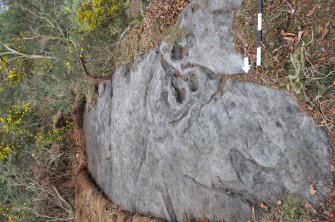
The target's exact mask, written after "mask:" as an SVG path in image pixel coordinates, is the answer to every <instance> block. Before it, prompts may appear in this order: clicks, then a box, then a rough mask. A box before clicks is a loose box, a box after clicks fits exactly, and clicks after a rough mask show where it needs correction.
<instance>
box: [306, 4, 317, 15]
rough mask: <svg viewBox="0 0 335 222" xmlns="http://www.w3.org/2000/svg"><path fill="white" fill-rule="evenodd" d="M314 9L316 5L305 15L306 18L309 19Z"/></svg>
mask: <svg viewBox="0 0 335 222" xmlns="http://www.w3.org/2000/svg"><path fill="white" fill-rule="evenodd" d="M315 9H316V5H315V6H314V7H313V8H312V9H311V10H310V11H309V12H308V13H307V15H306V16H307V17H309V16H311V15H313V14H314V12H315Z"/></svg>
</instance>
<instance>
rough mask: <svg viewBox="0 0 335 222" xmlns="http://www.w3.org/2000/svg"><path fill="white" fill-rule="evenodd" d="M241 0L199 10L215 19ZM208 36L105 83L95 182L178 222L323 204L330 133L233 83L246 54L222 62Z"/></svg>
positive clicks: (282, 100) (283, 102) (263, 92)
mask: <svg viewBox="0 0 335 222" xmlns="http://www.w3.org/2000/svg"><path fill="white" fill-rule="evenodd" d="M233 2H234V3H233ZM236 2H239V1H214V0H213V1H193V3H192V4H196V3H197V4H198V5H199V8H197V10H198V13H199V14H201V13H209V14H210V13H213V12H214V11H215V10H216V9H217V8H220V7H223V6H225V5H226V4H228V3H233V4H237V3H236ZM192 4H191V5H190V6H189V7H188V8H186V13H185V14H186V16H185V17H184V19H187V18H188V16H191V13H190V14H189V13H188V11H189V10H191V9H190V7H191V6H192ZM206 4H207V5H206ZM220 4H221V5H220ZM235 6H236V5H235ZM230 9H231V8H229V10H230ZM197 10H194V13H196V12H197ZM206 10H207V11H206ZM213 10H214V11H213ZM191 11H192V10H191ZM224 12H225V11H224ZM226 13H227V14H228V12H226ZM209 18H210V16H209ZM191 20H192V21H196V20H197V17H196V18H192V19H191ZM183 21H185V20H183V19H182V20H181V24H183ZM209 21H210V22H214V21H213V20H209ZM196 24H198V23H195V27H197V25H196ZM198 28H199V27H197V28H195V29H193V31H194V32H197V31H196V30H197V29H198ZM189 31H190V33H191V31H192V30H189ZM192 33H193V32H192ZM199 33H201V32H200V31H199ZM199 33H198V34H194V33H193V36H194V38H195V39H194V41H195V43H194V45H189V46H187V47H188V48H187V47H186V48H185V45H183V44H184V43H185V42H186V43H187V41H188V38H189V36H190V35H188V37H187V36H186V37H185V38H184V39H182V40H181V43H180V45H179V46H180V47H181V49H182V50H179V49H180V48H179V49H176V48H175V47H172V46H169V45H168V44H166V43H164V44H162V45H161V47H158V48H156V49H155V50H153V51H152V52H150V53H148V54H147V55H146V57H145V58H144V59H143V61H141V62H139V63H138V64H135V65H134V66H132V67H131V68H130V67H128V66H127V65H122V66H120V67H119V68H118V69H117V71H116V73H115V74H114V76H113V80H112V82H111V81H106V82H103V83H101V84H100V85H99V97H98V100H97V106H96V108H94V109H93V108H90V107H89V106H86V110H85V115H84V132H85V139H86V149H87V155H88V167H89V171H90V173H91V175H92V176H93V178H94V180H95V181H96V183H97V184H98V185H99V186H100V187H101V189H102V190H103V191H104V193H105V194H106V195H107V196H108V197H109V198H110V199H111V200H112V201H114V202H115V203H116V204H118V205H120V206H121V207H122V208H124V209H126V210H128V211H132V212H135V211H136V212H138V213H142V214H150V215H153V216H155V217H159V218H164V219H166V220H169V221H175V220H178V221H182V220H183V218H184V217H185V216H186V215H187V216H188V217H208V218H209V219H213V220H215V219H224V220H225V221H227V222H231V221H238V222H240V221H248V219H249V216H250V212H251V207H252V206H253V205H255V204H257V203H260V202H263V203H266V204H268V205H274V204H276V202H277V201H278V200H280V199H283V198H284V197H285V196H286V195H287V194H297V195H300V196H302V197H304V198H305V199H306V200H307V201H310V202H311V203H313V204H317V203H319V202H320V201H321V200H322V199H323V198H324V196H325V195H327V194H328V193H329V192H331V189H332V179H333V176H332V174H331V173H330V171H329V169H328V166H329V161H330V158H331V156H330V147H329V144H328V139H327V135H326V133H325V132H324V131H323V130H321V129H319V128H317V127H316V126H315V125H314V124H313V122H312V121H311V120H310V119H309V118H308V117H306V115H305V114H304V113H303V112H301V111H300V110H299V108H298V105H297V103H296V102H295V100H294V99H293V97H292V95H290V94H288V93H287V92H284V91H278V90H274V89H271V88H268V87H264V86H259V85H256V84H254V83H248V82H242V81H237V80H228V81H227V82H226V83H224V82H223V81H222V80H221V74H222V73H226V74H233V73H236V72H239V70H238V69H239V64H238V63H239V62H238V59H239V58H238V59H237V58H235V57H234V56H235V55H236V56H237V57H239V56H238V55H237V54H236V53H235V52H233V50H232V51H229V53H231V54H233V55H234V56H233V58H234V59H233V60H234V61H237V63H234V62H233V60H230V59H231V58H230V57H227V58H226V60H222V61H228V62H227V63H222V64H219V63H220V62H218V61H219V60H217V61H216V59H217V58H216V57H215V56H220V55H219V54H220V52H219V51H215V50H204V51H203V53H201V51H200V49H201V47H202V46H201V44H206V43H205V42H204V39H203V40H201V36H198V35H199ZM217 35H219V34H217ZM214 36H215V35H214ZM191 39H192V38H191ZM227 41H228V40H227ZM186 43H185V44H186ZM197 44H199V45H197ZM208 44H209V43H208ZM213 44H214V43H213ZM196 48H198V49H199V51H197V49H196ZM183 50H189V54H188V55H187V53H186V54H184V55H183V52H185V51H183ZM192 50H193V51H192ZM180 53H181V54H180ZM197 53H198V54H197ZM216 53H217V54H216ZM180 55H183V56H180ZM209 55H210V56H209ZM214 55H215V56H214ZM212 57H215V58H212ZM205 59H206V60H207V61H205ZM229 61H231V62H229ZM311 181H313V183H314V186H315V188H316V190H317V192H316V194H315V195H311V193H310V191H309V186H310V182H311Z"/></svg>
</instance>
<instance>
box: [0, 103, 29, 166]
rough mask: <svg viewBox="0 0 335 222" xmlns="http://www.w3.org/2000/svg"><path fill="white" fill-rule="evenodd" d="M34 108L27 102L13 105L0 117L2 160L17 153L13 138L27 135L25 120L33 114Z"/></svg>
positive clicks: (0, 157)
mask: <svg viewBox="0 0 335 222" xmlns="http://www.w3.org/2000/svg"><path fill="white" fill-rule="evenodd" d="M33 110H34V109H33V107H32V106H30V105H29V104H28V103H25V104H23V105H22V106H12V107H11V108H9V109H8V110H7V112H6V114H5V115H4V116H3V117H0V138H1V143H0V161H1V160H5V159H7V157H8V156H9V155H10V154H11V153H12V154H15V149H16V147H15V144H14V140H13V138H22V137H26V135H25V134H27V129H26V128H25V127H24V122H23V121H24V120H25V119H27V117H29V116H30V115H31V113H32V112H33ZM17 142H18V140H17V141H16V143H17Z"/></svg>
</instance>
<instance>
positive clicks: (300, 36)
mask: <svg viewBox="0 0 335 222" xmlns="http://www.w3.org/2000/svg"><path fill="white" fill-rule="evenodd" d="M304 33H305V31H304V30H301V31H299V32H298V42H297V43H299V42H300V40H301V38H302V36H303V35H304Z"/></svg>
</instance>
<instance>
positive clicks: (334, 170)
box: [329, 164, 335, 173]
mask: <svg viewBox="0 0 335 222" xmlns="http://www.w3.org/2000/svg"><path fill="white" fill-rule="evenodd" d="M329 168H330V172H332V173H335V166H334V164H330V166H329Z"/></svg>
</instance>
